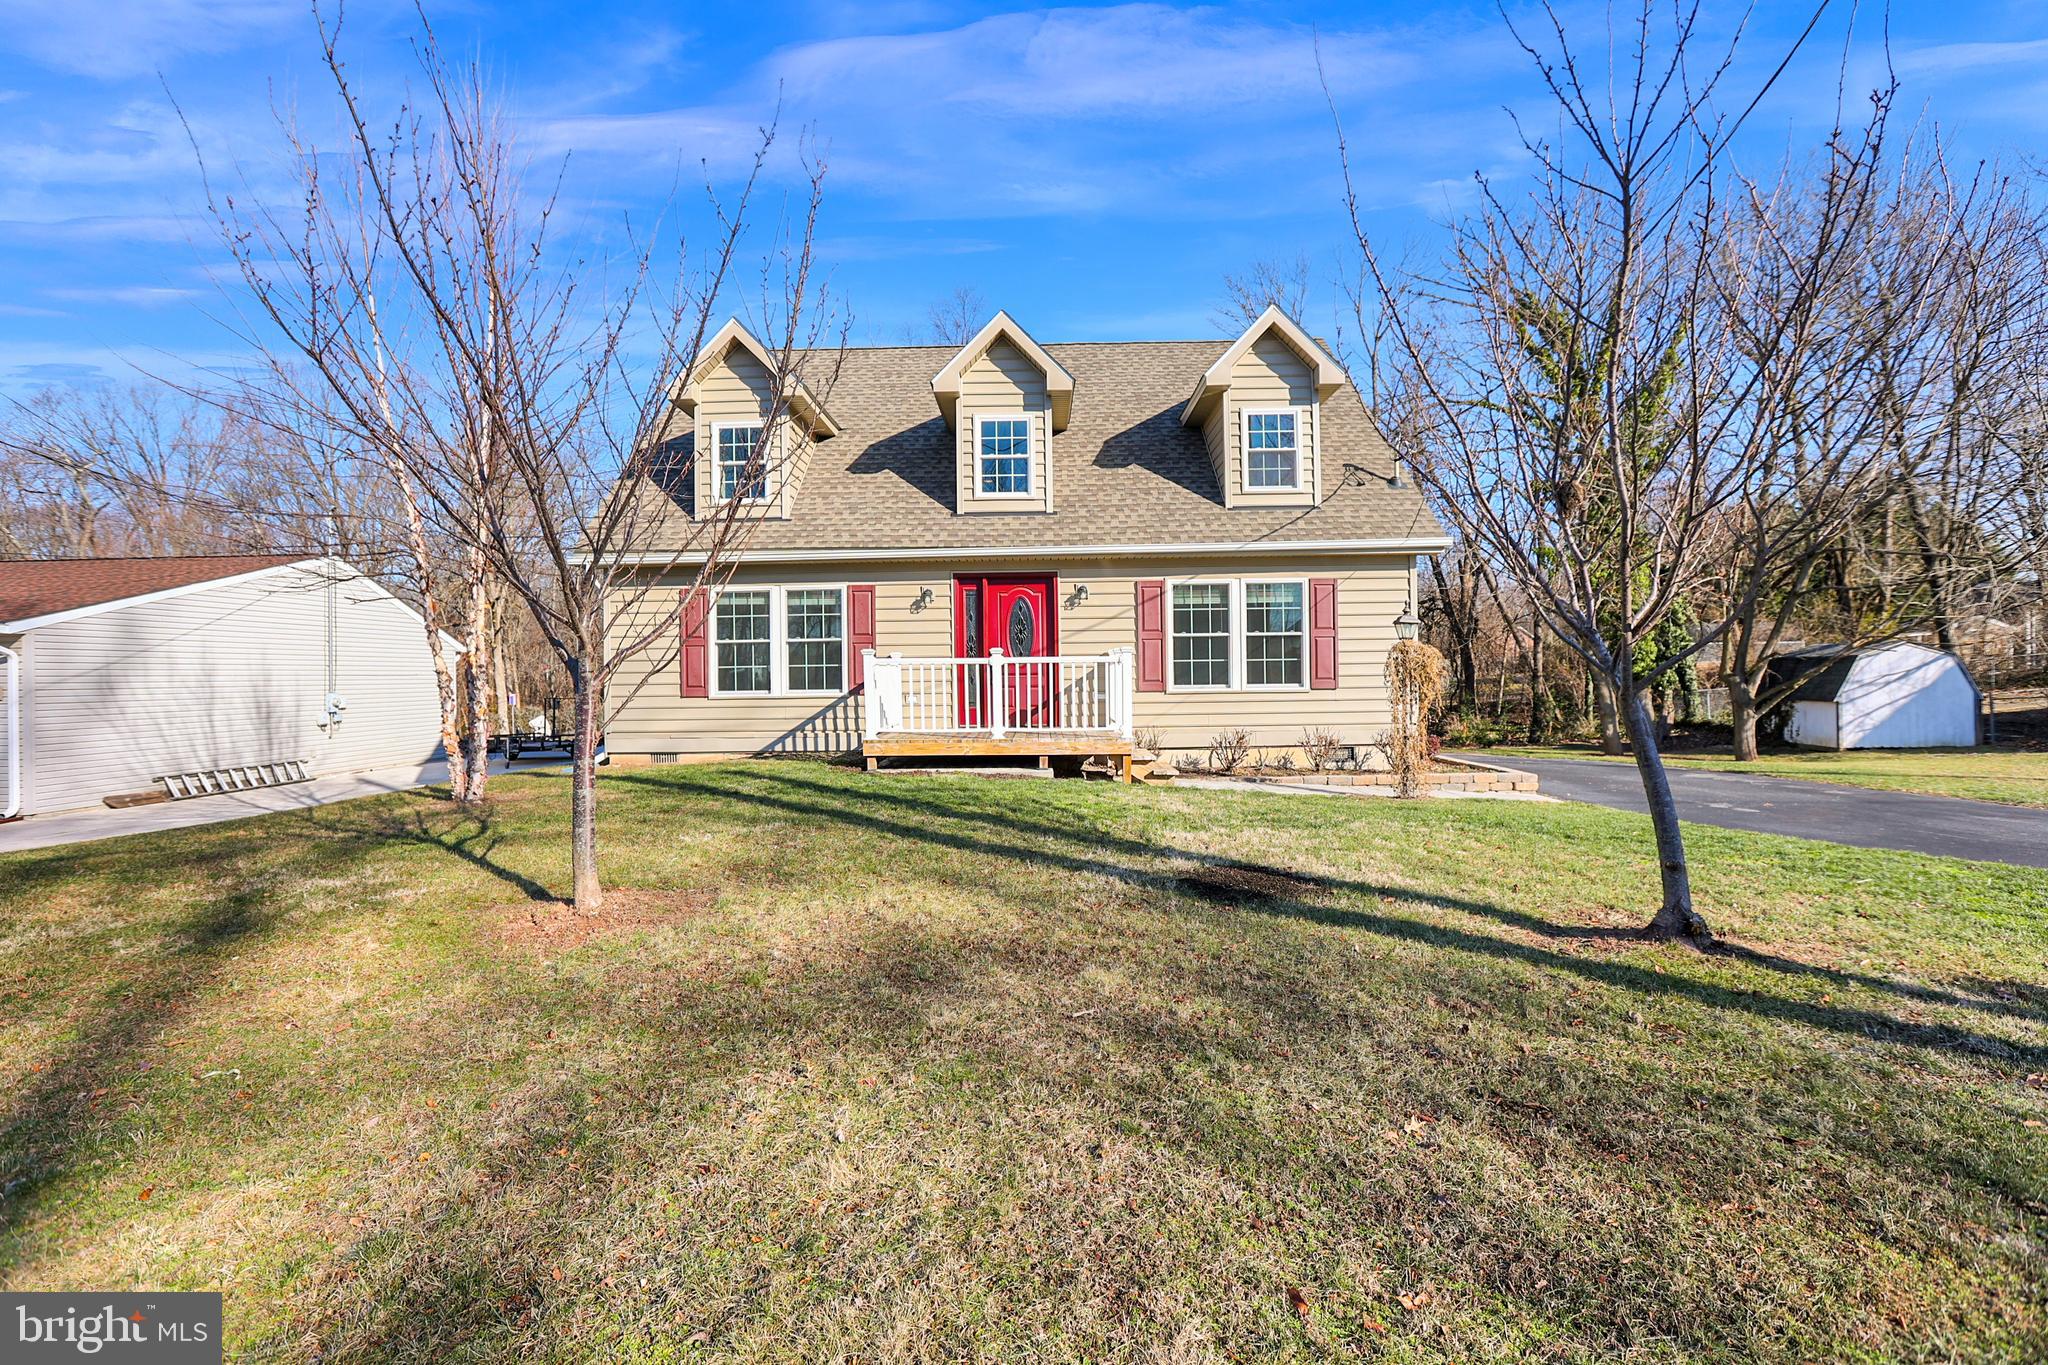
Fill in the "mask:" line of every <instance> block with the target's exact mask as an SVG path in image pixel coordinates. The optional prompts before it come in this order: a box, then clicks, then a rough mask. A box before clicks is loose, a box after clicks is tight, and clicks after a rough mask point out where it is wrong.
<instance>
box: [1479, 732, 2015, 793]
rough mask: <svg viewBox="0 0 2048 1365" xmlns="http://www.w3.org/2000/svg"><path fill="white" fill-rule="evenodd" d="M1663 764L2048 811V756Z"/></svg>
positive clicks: (1910, 755) (1780, 755) (1828, 756)
mask: <svg viewBox="0 0 2048 1365" xmlns="http://www.w3.org/2000/svg"><path fill="white" fill-rule="evenodd" d="M1485 752H1487V753H1491V754H1497V755H1499V756H1500V757H1502V758H1504V759H1505V758H1514V757H1522V758H1601V759H1607V760H1609V761H1610V762H1616V763H1633V762H1635V760H1634V759H1633V758H1629V757H1627V756H1625V755H1624V756H1621V757H1618V758H1617V757H1615V756H1613V755H1610V754H1603V753H1601V752H1600V750H1599V749H1598V748H1597V747H1595V746H1593V745H1591V744H1554V745H1527V744H1518V745H1506V746H1501V747H1496V748H1492V749H1488V750H1486V751H1485ZM1664 757H1665V761H1666V762H1667V763H1669V764H1670V765H1671V766H1672V767H1673V768H1674V769H1676V768H1706V769H1710V770H1712V771H1714V772H1724V773H1761V774H1764V775H1765V776H1768V777H1803V778H1808V779H1810V780H1812V781H1815V782H1840V783H1842V784H1844V785H1845V786H1851V787H1873V788H1876V789H1878V790H1880V791H1898V792H1924V793H1926V794H1927V795H1929V796H1967V797H1970V798H1972V799H1974V800H1977V801H2001V802H2004V803H2005V804H2006V805H2008V806H2048V749H1851V750H1848V751H1846V752H1844V753H1831V752H1827V751H1825V750H1814V751H1811V752H1806V753H1784V752H1772V753H1766V754H1764V755H1763V756H1762V757H1760V758H1758V759H1756V760H1755V761H1754V762H1750V763H1744V762H1741V761H1740V760H1738V759H1735V758H1731V757H1729V756H1728V755H1727V754H1666V755H1665V756H1664Z"/></svg>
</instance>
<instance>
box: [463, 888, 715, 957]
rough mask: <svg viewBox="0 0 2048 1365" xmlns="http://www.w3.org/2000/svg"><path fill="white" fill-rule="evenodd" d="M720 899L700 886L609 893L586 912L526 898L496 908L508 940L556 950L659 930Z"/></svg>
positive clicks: (554, 902)
mask: <svg viewBox="0 0 2048 1365" xmlns="http://www.w3.org/2000/svg"><path fill="white" fill-rule="evenodd" d="M717 902H718V893H717V892H716V891H710V890H706V889H704V888H702V887H698V888H692V889H688V890H682V891H637V890H636V891H607V892H606V893H605V897H604V904H603V905H602V906H601V907H599V908H598V909H596V910H594V911H590V912H588V913H585V912H583V911H580V910H578V909H576V907H575V906H573V905H571V904H570V903H569V902H567V901H561V900H551V901H522V902H521V903H519V904H517V905H506V906H500V907H499V908H498V912H497V913H498V914H500V915H502V916H503V917H504V923H503V925H502V926H501V928H500V932H501V933H502V934H503V936H504V938H505V939H506V941H507V942H509V943H512V944H514V945H515V946H518V947H522V948H532V949H535V950H544V951H556V950H559V949H562V948H574V947H577V946H579V945H581V944H585V943H589V942H590V941H592V940H593V939H602V938H615V937H620V936H623V935H626V934H630V933H637V932H638V931H640V930H642V929H655V928H660V927H662V926H663V925H669V924H674V923H675V922H676V921H678V920H683V919H688V918H690V917H691V916H693V915H700V914H702V913H704V912H705V911H706V910H709V909H710V908H711V907H712V906H713V905H715V904H717Z"/></svg>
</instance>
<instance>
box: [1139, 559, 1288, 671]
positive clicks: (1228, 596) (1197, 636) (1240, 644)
mask: <svg viewBox="0 0 2048 1365" xmlns="http://www.w3.org/2000/svg"><path fill="white" fill-rule="evenodd" d="M1307 599H1308V584H1307V583H1306V582H1305V581H1304V580H1302V579H1299V578H1282V579H1238V578H1229V579H1217V580H1212V581H1208V582H1189V583H1174V584H1172V585H1171V589H1170V596H1169V601H1168V605H1169V608H1170V609H1169V612H1168V621H1167V633H1168V635H1169V637H1170V639H1169V657H1170V659H1171V661H1172V672H1171V675H1170V678H1169V685H1170V686H1171V688H1172V690H1174V691H1176V692H1188V691H1203V690H1208V691H1223V690H1228V689H1234V688H1283V687H1284V688H1297V687H1303V686H1306V685H1307V678H1306V676H1305V673H1306V669H1307V658H1308V620H1307V615H1308V613H1307Z"/></svg>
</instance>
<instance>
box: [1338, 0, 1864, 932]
mask: <svg viewBox="0 0 2048 1365" xmlns="http://www.w3.org/2000/svg"><path fill="white" fill-rule="evenodd" d="M1661 13H1662V11H1661V10H1660V9H1659V8H1658V7H1656V6H1655V5H1654V4H1652V3H1649V2H1648V0H1645V3H1643V4H1642V6H1641V8H1640V9H1639V11H1638V12H1637V13H1636V14H1635V16H1634V17H1633V18H1632V20H1631V22H1630V24H1629V26H1628V36H1627V41H1626V43H1625V44H1622V43H1617V44H1614V45H1613V48H1612V50H1614V51H1615V54H1616V55H1615V57H1614V59H1613V62H1614V69H1613V70H1612V71H1611V72H1589V71H1588V70H1587V69H1586V68H1585V66H1584V64H1583V60H1582V58H1581V56H1580V55H1579V54H1578V53H1577V52H1576V51H1575V50H1574V48H1573V46H1572V44H1571V41H1570V39H1569V38H1568V35H1567V33H1566V30H1565V27H1564V24H1563V22H1562V20H1561V19H1560V18H1559V17H1558V15H1557V14H1556V13H1555V11H1553V10H1550V9H1548V8H1546V10H1545V15H1546V17H1547V20H1548V33H1547V34H1546V36H1545V37H1544V38H1543V39H1542V40H1541V41H1540V42H1539V41H1538V40H1534V39H1531V38H1528V37H1526V36H1525V35H1524V34H1523V33H1522V31H1521V30H1520V29H1517V28H1514V26H1513V24H1512V23H1511V24H1510V28H1511V29H1512V30H1513V31H1514V32H1515V36H1516V39H1517V41H1518V42H1520V43H1521V45H1522V47H1523V49H1524V51H1525V52H1526V53H1527V54H1528V56H1529V57H1530V58H1531V60H1532V61H1533V62H1534V64H1535V66H1536V69H1537V71H1538V73H1539V75H1540V77H1541V78H1542V80H1543V82H1544V84H1545V87H1546V89H1547V90H1548V92H1549V94H1550V95H1551V96H1552V98H1553V100H1554V101H1555V104H1556V109H1557V113H1558V117H1559V126H1560V129H1561V138H1560V140H1559V141H1558V142H1551V141H1545V140H1542V139H1538V138H1534V137H1526V136H1525V138H1524V146H1525V148H1526V150H1527V151H1528V153H1529V156H1530V160H1531V166H1532V176H1531V180H1532V183H1531V185H1530V186H1529V192H1528V195H1527V197H1526V199H1522V198H1519V197H1518V198H1517V199H1516V200H1515V201H1514V202H1513V203H1511V202H1510V201H1509V199H1508V198H1507V197H1505V196H1504V195H1503V194H1502V193H1501V192H1500V191H1499V190H1498V189H1497V188H1496V187H1495V186H1493V185H1491V184H1487V183H1484V182H1482V185H1481V196H1480V200H1481V208H1480V209H1479V210H1478V211H1477V212H1476V213H1475V214H1474V215H1472V216H1470V217H1468V218H1466V219H1464V220H1462V221H1460V222H1458V223H1456V224H1454V225H1453V227H1452V233H1451V246H1450V250H1449V259H1448V260H1447V262H1446V263H1445V265H1444V267H1443V268H1442V269H1441V271H1438V272H1435V273H1433V274H1431V275H1428V276H1426V277H1424V278H1421V279H1408V278H1400V277H1397V276H1396V274H1395V273H1394V272H1392V271H1390V270H1388V269H1386V268H1384V267H1383V266H1382V264H1381V261H1380V257H1379V255H1378V253H1377V252H1376V251H1375V249H1374V245H1373V243H1372V241H1371V238H1370V236H1369V234H1368V233H1367V232H1366V230H1365V228H1364V225H1363V221H1362V219H1361V218H1360V216H1359V211H1358V206H1357V200H1356V198H1355V197H1352V198H1351V200H1350V205H1351V212H1352V221H1353V225H1354V227H1355V229H1356V234H1357V244H1358V247H1359V249H1360V252H1361V255H1362V257H1363V260H1364V263H1365V268H1366V271H1367V275H1368V278H1369V280H1370V281H1371V288H1370V290H1369V291H1367V293H1366V300H1367V302H1368V305H1369V306H1370V307H1373V308H1375V309H1376V310H1378V311H1380V312H1383V313H1385V314H1387V315H1389V317H1390V318H1391V324H1390V325H1388V326H1386V327H1385V328H1384V329H1383V334H1385V335H1388V336H1390V337H1391V339H1392V345H1393V348H1394V350H1395V351H1396V353H1397V355H1398V357H1399V359H1400V362H1401V366H1400V368H1401V371H1402V372H1403V373H1405V375H1406V376H1407V377H1408V378H1409V380H1410V381H1411V382H1412V383H1413V385H1414V388H1415V391H1414V393H1413V394H1412V395H1411V396H1410V398H1411V401H1412V402H1413V403H1414V404H1415V406H1416V407H1417V408H1418V409H1419V410H1420V411H1422V412H1423V413H1425V414H1426V429H1425V431H1424V432H1423V434H1422V437H1421V439H1422V440H1423V441H1424V442H1425V443H1426V444H1427V445H1429V446H1430V447H1431V450H1432V454H1431V458H1430V459H1429V461H1428V462H1427V465H1426V467H1427V468H1428V469H1429V470H1430V471H1431V473H1430V477H1431V478H1432V479H1434V480H1435V481H1436V482H1437V484H1438V486H1439V488H1440V490H1441V492H1442V496H1440V497H1439V499H1438V503H1439V505H1440V506H1442V507H1444V508H1446V509H1447V510H1448V511H1449V512H1450V514H1451V515H1452V516H1453V517H1454V518H1456V519H1458V520H1459V523H1460V524H1459V530H1460V532H1461V533H1462V535H1463V536H1464V538H1465V540H1466V543H1467V544H1468V545H1469V546H1471V547H1473V548H1474V549H1476V550H1477V551H1478V552H1479V553H1481V554H1483V555H1484V556H1485V557H1486V558H1487V560H1488V561H1489V562H1490V563H1491V564H1492V565H1493V566H1494V567H1495V569H1496V571H1497V572H1499V573H1501V574H1502V575H1503V577H1504V578H1505V579H1506V580H1507V581H1509V582H1512V583H1513V584H1514V585H1515V587H1516V588H1517V589H1519V590H1520V591H1521V592H1522V593H1525V594H1526V595H1527V596H1528V598H1529V599H1530V600H1531V602H1532V603H1533V604H1534V606H1535V609H1536V610H1537V612H1538V614H1539V616H1540V618H1541V621H1542V624H1543V626H1544V627H1545V628H1547V629H1549V630H1550V631H1551V632H1552V634H1553V635H1554V636H1555V637H1556V638H1557V639H1559V640H1561V641H1563V642H1564V643H1565V644H1566V645H1567V646H1568V647H1569V648H1570V649H1571V650H1572V651H1573V652H1574V653H1576V654H1577V655H1578V656H1579V657H1580V658H1581V659H1582V660H1583V661H1584V663H1585V665H1586V667H1587V668H1588V670H1589V671H1590V672H1592V673H1593V674H1594V676H1595V677H1596V678H1597V679H1599V680H1600V681H1601V682H1602V684H1603V685H1604V686H1605V687H1606V688H1607V689H1608V690H1609V692H1610V693H1611V695H1612V696H1613V697H1614V698H1615V700H1616V702H1617V703H1618V706H1619V710H1620V712H1621V721H1622V724H1623V726H1624V728H1625V729H1626V731H1627V735H1628V739H1629V743H1630V746H1631V748H1632V750H1633V752H1634V756H1635V760H1636V765H1637V769H1638V771H1639V773H1640V775H1641V778H1642V783H1643V789H1644V794H1645V798H1646V801H1647V805H1648V808H1649V812H1650V818H1651V823H1652V827H1653V829H1654V831H1655V835H1656V842H1657V852H1658V862H1659V866H1660V875H1661V882H1662V903H1661V904H1660V906H1659V908H1658V910H1657V913H1656V915H1655V916H1654V917H1653V918H1652V920H1651V922H1650V924H1649V926H1648V927H1647V930H1646V932H1647V933H1649V934H1651V935H1653V936H1657V937H1666V938H1684V939H1689V940H1692V941H1695V942H1705V941H1707V940H1708V939H1710V937H1711V934H1710V931H1709V929H1708V926H1707V924H1706V922H1705V920H1704V919H1703V918H1702V917H1701V915H1700V914H1699V912H1698V910H1697V909H1696V908H1695V906H1694V902H1693V894H1692V884H1691V875H1690V870H1689V868H1688V865H1687V861H1686V855H1685V843H1684V835H1683V832H1682V830H1681V828H1680V826H1679V822H1678V812H1677V807H1676V804H1675V802H1674V801H1673V799H1672V795H1671V789H1670V784H1669V781H1668V780H1667V778H1666V775H1665V772H1664V765H1663V761H1662V758H1661V755H1660V754H1659V751H1658V736H1657V731H1656V727H1655V725H1654V723H1653V721H1652V718H1651V714H1650V709H1649V707H1648V705H1647V704H1646V695H1647V693H1648V692H1649V691H1650V690H1651V689H1652V688H1654V687H1655V686H1656V685H1657V684H1658V682H1659V681H1660V679H1661V678H1662V677H1663V676H1664V674H1665V673H1666V672H1667V671H1668V670H1670V669H1671V668H1674V667H1676V666H1678V664H1679V663H1680V662H1682V661H1683V660H1684V659H1686V658H1689V657H1690V654H1691V652H1692V650H1695V649H1697V648H1699V647H1701V646H1703V645H1705V644H1707V643H1710V642H1713V641H1716V640H1718V639H1719V637H1720V635H1721V634H1722V633H1723V632H1724V631H1725V630H1726V629H1727V625H1728V623H1727V621H1726V620H1725V619H1721V620H1717V621H1712V622H1703V623H1702V626H1701V628H1700V629H1699V631H1698V633H1697V636H1696V638H1695V640H1694V641H1693V643H1692V644H1691V645H1690V646H1688V647H1687V648H1686V649H1684V650H1680V651H1676V652H1672V653H1669V654H1668V655H1666V656H1665V657H1664V658H1662V659H1661V660H1659V661H1657V662H1654V663H1650V664H1648V665H1647V666H1646V664H1645V660H1646V658H1648V657H1652V656H1653V655H1654V652H1655V650H1656V649H1657V648H1658V645H1659V641H1658V636H1659V632H1660V630H1661V629H1662V628H1663V627H1664V626H1665V625H1666V623H1667V621H1668V620H1670V619H1671V618H1672V617H1673V613H1674V612H1675V611H1677V610H1679V609H1681V607H1682V606H1683V604H1685V603H1686V602H1687V601H1688V599H1692V598H1695V597H1697V596H1698V595H1700V594H1701V593H1702V591H1703V589H1704V587H1705V584H1706V580H1707V579H1708V577H1709V576H1710V571H1711V569H1712V565H1711V564H1710V562H1709V558H1708V553H1707V552H1708V549H1709V546H1710V545H1711V544H1712V543H1713V534H1712V533H1713V531H1714V530H1715V528H1716V527H1717V526H1719V525H1720V524H1721V523H1722V522H1723V521H1724V520H1725V518H1726V517H1727V515H1728V514H1729V509H1731V508H1733V507H1736V506H1738V505H1740V504H1741V503H1742V502H1743V500H1744V499H1745V498H1748V497H1752V496H1756V495H1757V491H1758V489H1759V482H1758V480H1757V478H1756V477H1755V476H1756V468H1757V460H1758V458H1759V456H1760V451H1761V448H1762V447H1761V444H1760V443H1761V441H1762V439H1763V437H1762V435H1761V434H1760V433H1761V432H1762V430H1763V427H1762V425H1761V424H1760V423H1759V422H1758V421H1757V420H1756V417H1757V405H1758V404H1759V403H1762V402H1765V401H1766V399H1767V393H1768V390H1769V386H1768V384H1767V383H1766V377H1767V376H1768V375H1769V374H1770V373H1771V372H1772V368H1773V367H1774V366H1776V365H1780V364H1783V363H1787V362H1785V360H1784V357H1785V355H1786V353H1787V351H1788V349H1789V350H1796V349H1797V347H1798V346H1799V345H1800V340H1799V338H1800V335H1801V333H1800V328H1801V327H1802V326H1804V325H1805V322H1806V320H1808V319H1809V318H1810V315H1811V314H1812V312H1813V310H1814V309H1815V307H1816V301H1817V297H1818V294H1819V291H1820V289H1821V282H1822V281H1825V280H1827V279H1829V278H1830V277H1831V276H1832V274H1833V272H1834V271H1835V270H1836V269H1837V268H1838V265H1837V261H1838V258H1839V257H1841V256H1842V255H1843V254H1845V253H1847V252H1849V251H1850V250H1851V247H1852V244H1853V243H1855V242H1856V240H1857V235H1856V233H1855V231H1854V227H1855V225H1856V224H1858V223H1861V222H1863V221H1865V220H1866V217H1867V215H1868V213H1869V212H1870V207H1871V203H1872V200H1873V197H1874V195H1873V188H1872V187H1873V183H1874V167H1875V165H1876V163H1877V158H1878V149H1879V147H1880V145H1881V135H1882V131H1883V127H1884V113H1885V103H1886V101H1885V100H1884V99H1883V98H1882V97H1880V98H1879V99H1878V100H1877V102H1876V104H1875V107H1874V108H1873V111H1872V114H1871V116H1870V118H1869V120H1868V122H1867V124H1866V125H1865V126H1864V127H1863V128H1862V129H1861V130H1860V131H1858V132H1852V133H1847V134H1844V133H1837V134H1836V135H1835V136H1833V137H1832V138H1831V139H1830V140H1829V143H1828V146H1827V147H1826V148H1825V149H1824V150H1825V153H1826V155H1827V157H1828V158H1829V161H1830V165H1831V166H1832V167H1834V168H1835V173H1831V174H1830V175H1828V176H1826V177H1823V178H1821V179H1820V180H1818V182H1816V183H1813V184H1812V185H1811V186H1810V188H1809V189H1808V190H1807V191H1806V193H1808V194H1810V195H1811V199H1810V200H1802V203H1803V205H1804V207H1803V211H1804V212H1806V213H1809V214H1811V215H1813V216H1814V220H1815V223H1816V224H1817V226H1815V227H1814V228H1813V229H1812V230H1811V231H1810V232H1808V233H1806V234H1803V235H1802V237H1801V239H1800V241H1799V244H1798V245H1796V246H1794V245H1792V244H1791V243H1790V242H1789V241H1788V243H1787V245H1786V247H1785V250H1786V251H1787V253H1788V254H1787V258H1786V260H1785V263H1784V270H1783V285H1784V288H1785V289H1786V290H1787V291H1789V292H1788V293H1786V294H1785V295H1783V296H1782V297H1781V298H1780V299H1779V304H1780V306H1781V308H1782V321H1780V322H1779V323H1778V324H1776V325H1774V326H1773V327H1771V328H1770V329H1768V330H1767V331H1766V332H1765V333H1764V334H1762V335H1753V336H1743V335H1741V334H1740V333H1739V331H1738V329H1736V328H1734V327H1732V326H1730V325H1729V320H1728V318H1727V317H1726V315H1725V312H1724V310H1723V308H1722V307H1721V304H1722V302H1723V300H1722V295H1721V289H1720V286H1719V283H1718V281H1717V271H1718V270H1719V269H1720V268H1721V267H1722V266H1723V264H1724V250H1723V243H1724V241H1725V240H1726V238H1727V235H1728V228H1729V220H1730V204H1729V198H1730V196H1731V195H1732V194H1734V193H1737V192H1738V191H1740V190H1741V189H1742V188H1743V182H1742V181H1741V180H1740V178H1739V177H1737V176H1736V175H1735V174H1734V172H1733V168H1732V166H1731V165H1730V164H1729V160H1728V143H1729V139H1730V138H1731V137H1732V136H1733V133H1734V131H1735V130H1736V128H1738V127H1739V125H1740V122H1741V117H1742V114H1743V113H1745V112H1746V111H1747V110H1748V109H1750V108H1753V107H1754V105H1755V98H1760V97H1761V92H1760V91H1759V92H1757V94H1756V96H1755V97H1753V98H1748V99H1744V100H1743V101H1741V102H1740V103H1739V105H1737V106H1736V112H1735V113H1734V114H1733V115H1728V114H1725V113H1723V112H1721V106H1720V103H1719V100H1720V96H1721V92H1722V88H1723V86H1724V83H1725V82H1726V80H1727V78H1728V73H1729V71H1730V70H1731V69H1732V66H1733V63H1734V58H1735V47H1734V45H1733V44H1734V40H1731V42H1730V44H1729V45H1728V46H1726V47H1724V48H1722V49H1720V50H1719V51H1717V52H1714V53H1712V54H1711V56H1710V59H1709V60H1707V61H1706V62H1704V63H1702V62H1701V61H1700V60H1699V56H1700V54H1699V52H1698V51H1696V49H1697V48H1698V47H1699V46H1700V41H1699V38H1698V26H1699V21H1700V14H1699V10H1698V8H1697V7H1688V6H1681V7H1680V8H1679V9H1678V10H1677V11H1676V12H1675V13H1674V14H1672V15H1671V17H1670V19H1669V27H1668V28H1667V27H1665V25H1664V23H1663V22H1662V21H1661V20H1660V15H1661ZM1778 70H1780V71H1782V70H1783V64H1780V66H1779V67H1778ZM1772 79H1775V77H1773V78H1772ZM1765 88H1768V82H1766V86H1765ZM1333 113H1334V105H1333ZM1338 137H1339V154H1340V158H1342V159H1343V162H1344V169H1345V175H1346V178H1347V184H1348V182H1349V176H1350V168H1349V158H1348V154H1347V153H1346V152H1345V150H1344V145H1343V139H1342V130H1341V126H1340V128H1339V134H1338ZM1767 198H1768V196H1766V199H1767ZM1379 326H1380V323H1379V320H1377V319H1373V318H1367V317H1362V318H1361V320H1360V331H1361V334H1362V335H1367V336H1371V335H1375V331H1376V328H1378V327H1379ZM1767 520H1768V519H1767Z"/></svg>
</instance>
